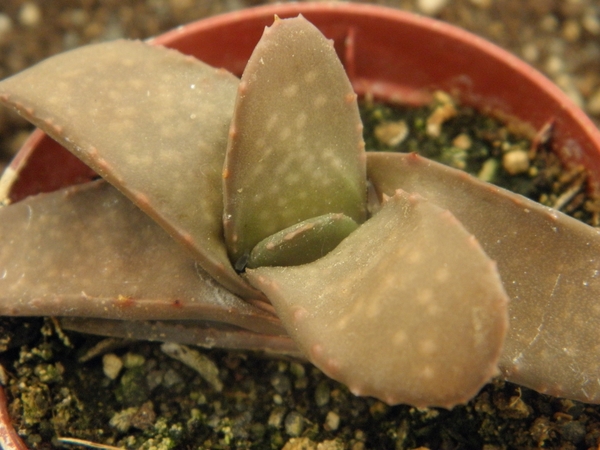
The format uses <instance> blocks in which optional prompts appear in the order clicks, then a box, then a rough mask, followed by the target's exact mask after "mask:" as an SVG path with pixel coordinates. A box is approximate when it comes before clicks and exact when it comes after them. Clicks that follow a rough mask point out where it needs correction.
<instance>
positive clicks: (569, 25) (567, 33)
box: [562, 20, 581, 42]
mask: <svg viewBox="0 0 600 450" xmlns="http://www.w3.org/2000/svg"><path fill="white" fill-rule="evenodd" d="M562 35H563V37H564V38H565V40H567V41H568V42H577V40H578V39H579V37H580V36H581V27H580V26H579V24H578V23H577V21H576V20H567V21H566V22H565V24H564V25H563V28H562Z"/></svg>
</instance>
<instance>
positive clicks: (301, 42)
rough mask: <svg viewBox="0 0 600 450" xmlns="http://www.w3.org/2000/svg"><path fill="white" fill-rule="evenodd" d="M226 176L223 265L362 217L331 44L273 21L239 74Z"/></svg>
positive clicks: (351, 118)
mask: <svg viewBox="0 0 600 450" xmlns="http://www.w3.org/2000/svg"><path fill="white" fill-rule="evenodd" d="M229 133H230V138H229V146H228V150H227V156H226V163H225V169H224V174H223V177H224V194H225V216H224V222H225V238H226V242H227V246H228V249H229V252H230V256H231V259H232V260H233V261H234V262H235V261H237V260H238V259H239V258H241V257H244V256H247V255H248V254H249V253H250V251H251V250H252V248H253V247H254V246H255V245H256V244H257V243H258V242H260V241H261V240H263V239H264V238H266V237H268V236H270V235H272V234H274V233H276V232H278V231H281V230H283V229H284V228H287V227H289V226H291V225H294V224H296V223H298V222H300V221H302V220H305V219H309V218H311V217H316V216H321V215H324V214H327V213H343V214H345V215H347V216H349V217H350V218H352V219H353V220H354V221H356V222H357V223H361V222H362V221H363V220H364V219H365V202H366V179H365V156H364V143H363V140H362V124H361V121H360V117H359V114H358V106H357V103H356V95H355V94H354V92H353V90H352V86H351V85H350V82H349V80H348V77H347V76H346V73H345V71H344V68H343V67H342V64H341V63H340V61H339V59H338V57H337V55H336V53H335V50H334V49H333V44H332V43H331V42H330V41H328V40H327V39H325V37H324V36H323V35H322V34H321V32H320V31H319V30H317V28H315V27H314V26H313V25H312V24H311V23H309V22H308V21H306V20H305V19H304V18H303V17H301V16H300V17H298V18H295V19H286V20H280V19H278V18H276V19H275V23H274V24H273V25H272V26H271V27H270V28H266V29H265V31H264V34H263V37H262V39H261V40H260V42H259V43H258V45H257V46H256V48H255V50H254V52H253V53H252V56H251V57H250V60H249V61H248V65H247V66H246V69H245V71H244V74H243V76H242V81H241V83H240V86H239V89H238V97H237V102H236V107H235V113H234V117H233V122H232V125H231V129H230V131H229Z"/></svg>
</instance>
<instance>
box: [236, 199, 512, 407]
mask: <svg viewBox="0 0 600 450" xmlns="http://www.w3.org/2000/svg"><path fill="white" fill-rule="evenodd" d="M247 276H248V278H249V280H250V281H251V282H252V284H253V285H254V286H256V287H258V288H259V289H261V290H263V291H264V292H265V293H266V294H267V296H268V297H269V299H270V300H271V302H272V303H273V305H274V306H275V309H276V310H277V314H278V315H279V317H280V318H281V320H282V322H283V324H284V325H285V327H286V329H287V330H288V331H289V333H290V335H291V336H292V338H293V339H294V340H295V342H296V344H297V345H298V347H299V348H300V350H301V351H303V352H304V354H305V355H306V356H307V357H308V359H309V360H310V361H311V362H312V363H313V364H315V365H316V366H317V367H319V368H320V369H322V370H323V371H324V372H325V373H326V374H327V375H329V376H330V377H332V378H334V379H336V380H338V381H341V382H342V383H344V384H346V385H347V386H348V387H349V388H350V390H351V391H352V392H354V393H355V394H357V395H372V396H375V397H378V398H380V399H382V400H384V401H386V402H387V403H389V404H396V403H409V404H411V405H415V406H443V407H447V408H449V407H452V406H453V405H455V404H457V403H463V402H466V401H468V400H469V399H470V398H471V397H472V396H473V395H475V394H476V393H477V391H478V390H479V389H480V388H481V386H482V385H483V384H484V383H486V382H487V381H489V379H490V378H491V377H492V376H493V375H494V374H496V373H497V362H498V358H499V356H500V352H501V348H502V343H503V341H504V335H505V332H506V328H507V326H508V318H507V302H508V299H507V297H506V294H505V293H504V290H503V288H502V283H501V281H500V278H499V276H498V273H497V271H496V268H495V264H494V263H493V262H492V261H491V260H490V259H489V258H488V257H487V256H486V255H485V253H484V252H483V251H482V250H481V248H480V247H479V245H478V243H477V241H476V240H475V239H474V238H473V237H472V236H471V235H470V234H469V233H467V232H466V231H465V230H464V228H462V226H461V225H460V223H459V222H458V221H457V220H456V219H455V218H454V216H452V214H450V213H449V212H448V211H443V210H442V209H440V208H438V207H436V206H434V205H433V204H431V203H429V202H426V201H424V200H423V199H422V198H421V197H419V196H416V195H408V194H406V193H404V192H400V191H398V192H397V193H396V194H395V195H394V196H393V197H392V198H391V199H389V200H388V201H387V202H386V203H385V204H384V206H383V207H382V209H381V211H380V212H378V213H377V214H376V215H375V216H374V217H373V218H372V219H370V220H369V221H367V222H365V223H364V224H363V225H361V226H360V227H359V228H358V229H357V230H356V231H355V232H354V233H352V234H351V235H350V236H348V237H347V238H346V239H345V240H343V241H342V242H341V243H340V245H339V246H338V247H337V248H336V249H335V250H333V251H332V252H331V253H329V254H328V255H327V256H325V257H323V258H321V259H319V260H317V261H315V262H314V263H311V264H306V265H303V266H295V267H261V268H258V269H253V270H249V271H248V272H247Z"/></svg>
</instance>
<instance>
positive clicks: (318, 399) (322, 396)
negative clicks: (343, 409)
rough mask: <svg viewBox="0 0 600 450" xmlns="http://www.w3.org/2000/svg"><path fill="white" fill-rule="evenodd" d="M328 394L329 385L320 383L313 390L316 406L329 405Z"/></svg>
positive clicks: (324, 382)
mask: <svg viewBox="0 0 600 450" xmlns="http://www.w3.org/2000/svg"><path fill="white" fill-rule="evenodd" d="M330 394H331V391H330V389H329V384H328V383H327V382H326V381H321V382H320V383H319V384H318V385H317V388H316V389H315V403H316V404H317V406H319V407H322V406H325V405H326V404H327V403H329V398H330Z"/></svg>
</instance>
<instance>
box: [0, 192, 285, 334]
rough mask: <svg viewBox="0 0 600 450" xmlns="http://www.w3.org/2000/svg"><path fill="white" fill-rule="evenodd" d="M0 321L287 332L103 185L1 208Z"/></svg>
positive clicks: (270, 316)
mask: <svg viewBox="0 0 600 450" xmlns="http://www.w3.org/2000/svg"><path fill="white" fill-rule="evenodd" d="M0 236H2V246H1V247H0V315H19V316H22V315H27V316H44V315H53V316H81V317H100V318H111V319H121V320H145V319H161V320H203V321H209V320H210V321H218V322H224V323H229V324H233V325H237V326H240V327H244V328H247V329H250V330H253V331H257V332H261V333H270V334H284V333H285V332H284V330H283V329H282V327H281V325H280V323H279V321H278V320H277V318H276V317H274V316H273V315H272V314H270V313H268V312H266V311H264V310H263V309H261V308H258V307H256V306H253V305H251V304H250V303H248V302H246V301H244V300H242V299H240V298H239V297H236V296H235V295H233V294H231V293H230V292H228V291H227V290H226V289H225V288H223V287H222V286H220V285H219V284H217V283H215V282H214V281H213V280H212V278H211V277H210V276H209V275H208V274H207V273H206V272H204V270H202V269H201V268H200V267H198V266H197V264H196V263H195V261H194V260H193V259H192V258H191V257H190V256H189V254H188V253H187V252H186V251H185V250H184V249H183V248H181V246H180V245H179V244H177V242H175V241H174V240H173V239H172V238H171V237H170V236H169V235H168V234H167V233H166V232H165V231H164V230H163V229H162V228H161V227H159V226H158V225H157V224H156V223H154V222H153V221H152V220H151V219H150V218H149V217H148V216H147V215H146V214H144V213H143V212H142V211H140V210H139V209H138V208H137V207H136V206H135V205H133V203H131V202H130V201H129V200H128V199H127V198H125V197H124V196H123V195H121V194H120V193H119V192H118V191H117V190H116V189H114V188H113V187H112V186H110V185H109V184H107V183H105V182H104V181H98V182H93V183H90V184H87V185H79V186H75V187H71V188H66V189H63V190H61V191H56V192H53V193H50V194H40V195H38V196H35V197H29V198H28V199H26V200H24V201H22V202H19V203H15V204H13V205H10V206H6V207H4V208H1V209H0Z"/></svg>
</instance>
